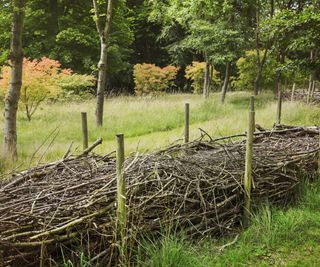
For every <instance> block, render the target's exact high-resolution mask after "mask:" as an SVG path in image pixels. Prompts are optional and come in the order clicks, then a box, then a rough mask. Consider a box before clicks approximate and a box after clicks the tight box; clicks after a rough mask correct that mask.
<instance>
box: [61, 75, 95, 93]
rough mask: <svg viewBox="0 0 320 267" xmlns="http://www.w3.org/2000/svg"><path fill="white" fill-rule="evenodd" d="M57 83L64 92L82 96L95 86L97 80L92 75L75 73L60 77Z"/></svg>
mask: <svg viewBox="0 0 320 267" xmlns="http://www.w3.org/2000/svg"><path fill="white" fill-rule="evenodd" d="M57 83H58V85H59V86H60V87H61V89H62V91H63V92H65V93H69V94H70V93H72V94H76V95H80V94H82V93H84V92H85V91H87V89H88V88H90V87H92V86H94V83H95V78H94V77H93V76H91V75H82V74H77V73H73V74H71V75H69V76H67V75H64V76H61V77H59V79H58V81H57Z"/></svg>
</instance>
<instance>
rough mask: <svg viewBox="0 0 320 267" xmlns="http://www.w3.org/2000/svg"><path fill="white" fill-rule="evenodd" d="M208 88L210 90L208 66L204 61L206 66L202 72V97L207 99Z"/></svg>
mask: <svg viewBox="0 0 320 267" xmlns="http://www.w3.org/2000/svg"><path fill="white" fill-rule="evenodd" d="M209 88H210V65H209V63H208V61H206V66H205V70H204V83H203V97H204V98H208V97H209Z"/></svg>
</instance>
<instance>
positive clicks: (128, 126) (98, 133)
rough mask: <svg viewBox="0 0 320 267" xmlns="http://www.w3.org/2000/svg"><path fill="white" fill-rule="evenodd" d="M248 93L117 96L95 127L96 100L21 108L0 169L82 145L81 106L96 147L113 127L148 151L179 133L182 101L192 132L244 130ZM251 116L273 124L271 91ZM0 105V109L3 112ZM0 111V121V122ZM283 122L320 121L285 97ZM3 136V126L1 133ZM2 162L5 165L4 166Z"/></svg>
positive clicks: (102, 149)
mask: <svg viewBox="0 0 320 267" xmlns="http://www.w3.org/2000/svg"><path fill="white" fill-rule="evenodd" d="M248 101H249V94H248V93H243V92H238V93H231V94H229V96H228V97H227V101H226V103H225V104H224V105H222V104H220V102H219V95H212V96H211V97H210V98H209V99H208V100H203V98H202V96H200V95H191V94H180V95H165V96H161V97H158V98H138V97H120V98H112V99H108V100H106V103H105V119H104V126H103V127H102V128H101V129H100V128H96V127H95V123H94V110H95V101H94V100H92V101H86V102H82V103H56V104H50V105H49V104H47V105H43V106H41V109H40V110H38V111H37V113H36V114H35V115H34V117H33V118H32V121H31V122H29V121H28V120H27V119H26V117H25V115H24V114H23V112H22V111H20V112H19V115H18V153H19V160H18V161H17V162H14V163H10V162H9V163H8V162H7V163H6V164H4V163H3V161H2V166H0V170H2V171H4V170H5V169H8V168H9V169H10V168H15V167H18V168H19V169H23V168H27V167H29V166H34V165H36V164H38V163H39V162H42V163H43V162H48V161H54V160H58V159H60V158H61V157H62V155H63V154H64V153H65V152H66V150H67V149H68V146H69V145H70V143H71V142H74V148H76V147H78V151H80V150H81V119H80V112H81V111H86V112H88V121H89V122H88V124H89V138H90V142H94V141H95V140H96V139H97V138H99V137H102V138H103V140H104V142H103V144H102V145H101V146H99V147H98V148H97V149H96V150H95V151H96V152H97V153H102V154H104V153H108V152H110V151H113V150H114V148H115V142H114V136H115V134H116V133H120V132H122V133H124V134H125V138H126V140H125V145H126V153H130V152H133V151H136V150H139V151H143V152H145V151H148V150H155V149H157V148H160V147H164V146H167V145H169V144H170V143H172V142H175V141H177V140H178V139H181V138H182V137H183V124H184V113H183V112H184V103H185V102H189V103H190V108H191V118H190V121H191V138H196V137H199V136H200V131H199V128H202V129H204V130H205V131H206V132H208V133H209V134H210V135H212V136H223V135H228V134H233V133H239V132H244V131H245V129H246V123H247V108H248V103H249V102H248ZM256 108H257V112H256V122H257V123H259V124H260V125H262V126H263V127H272V125H273V123H274V122H275V117H276V102H275V101H274V100H273V95H271V94H264V95H261V96H258V97H257V98H256ZM2 109H3V108H1V110H0V112H1V113H3V110H2ZM2 120H3V118H2V116H1V117H0V125H2V123H3V121H2ZM283 122H284V123H287V124H299V125H314V124H319V122H320V107H316V106H312V107H310V106H307V105H304V104H300V103H285V104H284V111H283ZM0 138H1V140H2V131H1V134H0ZM4 165H5V166H4Z"/></svg>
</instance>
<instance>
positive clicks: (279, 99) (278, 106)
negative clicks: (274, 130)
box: [277, 90, 282, 124]
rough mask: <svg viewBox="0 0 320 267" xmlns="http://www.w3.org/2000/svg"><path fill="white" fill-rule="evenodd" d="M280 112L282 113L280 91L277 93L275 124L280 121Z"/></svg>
mask: <svg viewBox="0 0 320 267" xmlns="http://www.w3.org/2000/svg"><path fill="white" fill-rule="evenodd" d="M281 113H282V92H281V90H280V91H279V93H278V104H277V124H280V123H281Z"/></svg>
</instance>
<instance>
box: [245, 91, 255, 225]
mask: <svg viewBox="0 0 320 267" xmlns="http://www.w3.org/2000/svg"><path fill="white" fill-rule="evenodd" d="M254 117H255V112H254V97H253V96H251V97H250V111H249V125H248V132H247V144H246V162H245V175H244V191H245V194H244V200H245V203H244V213H243V226H244V227H248V225H249V220H250V199H251V182H252V156H253V132H254V125H255V121H254V120H255V119H254Z"/></svg>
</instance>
